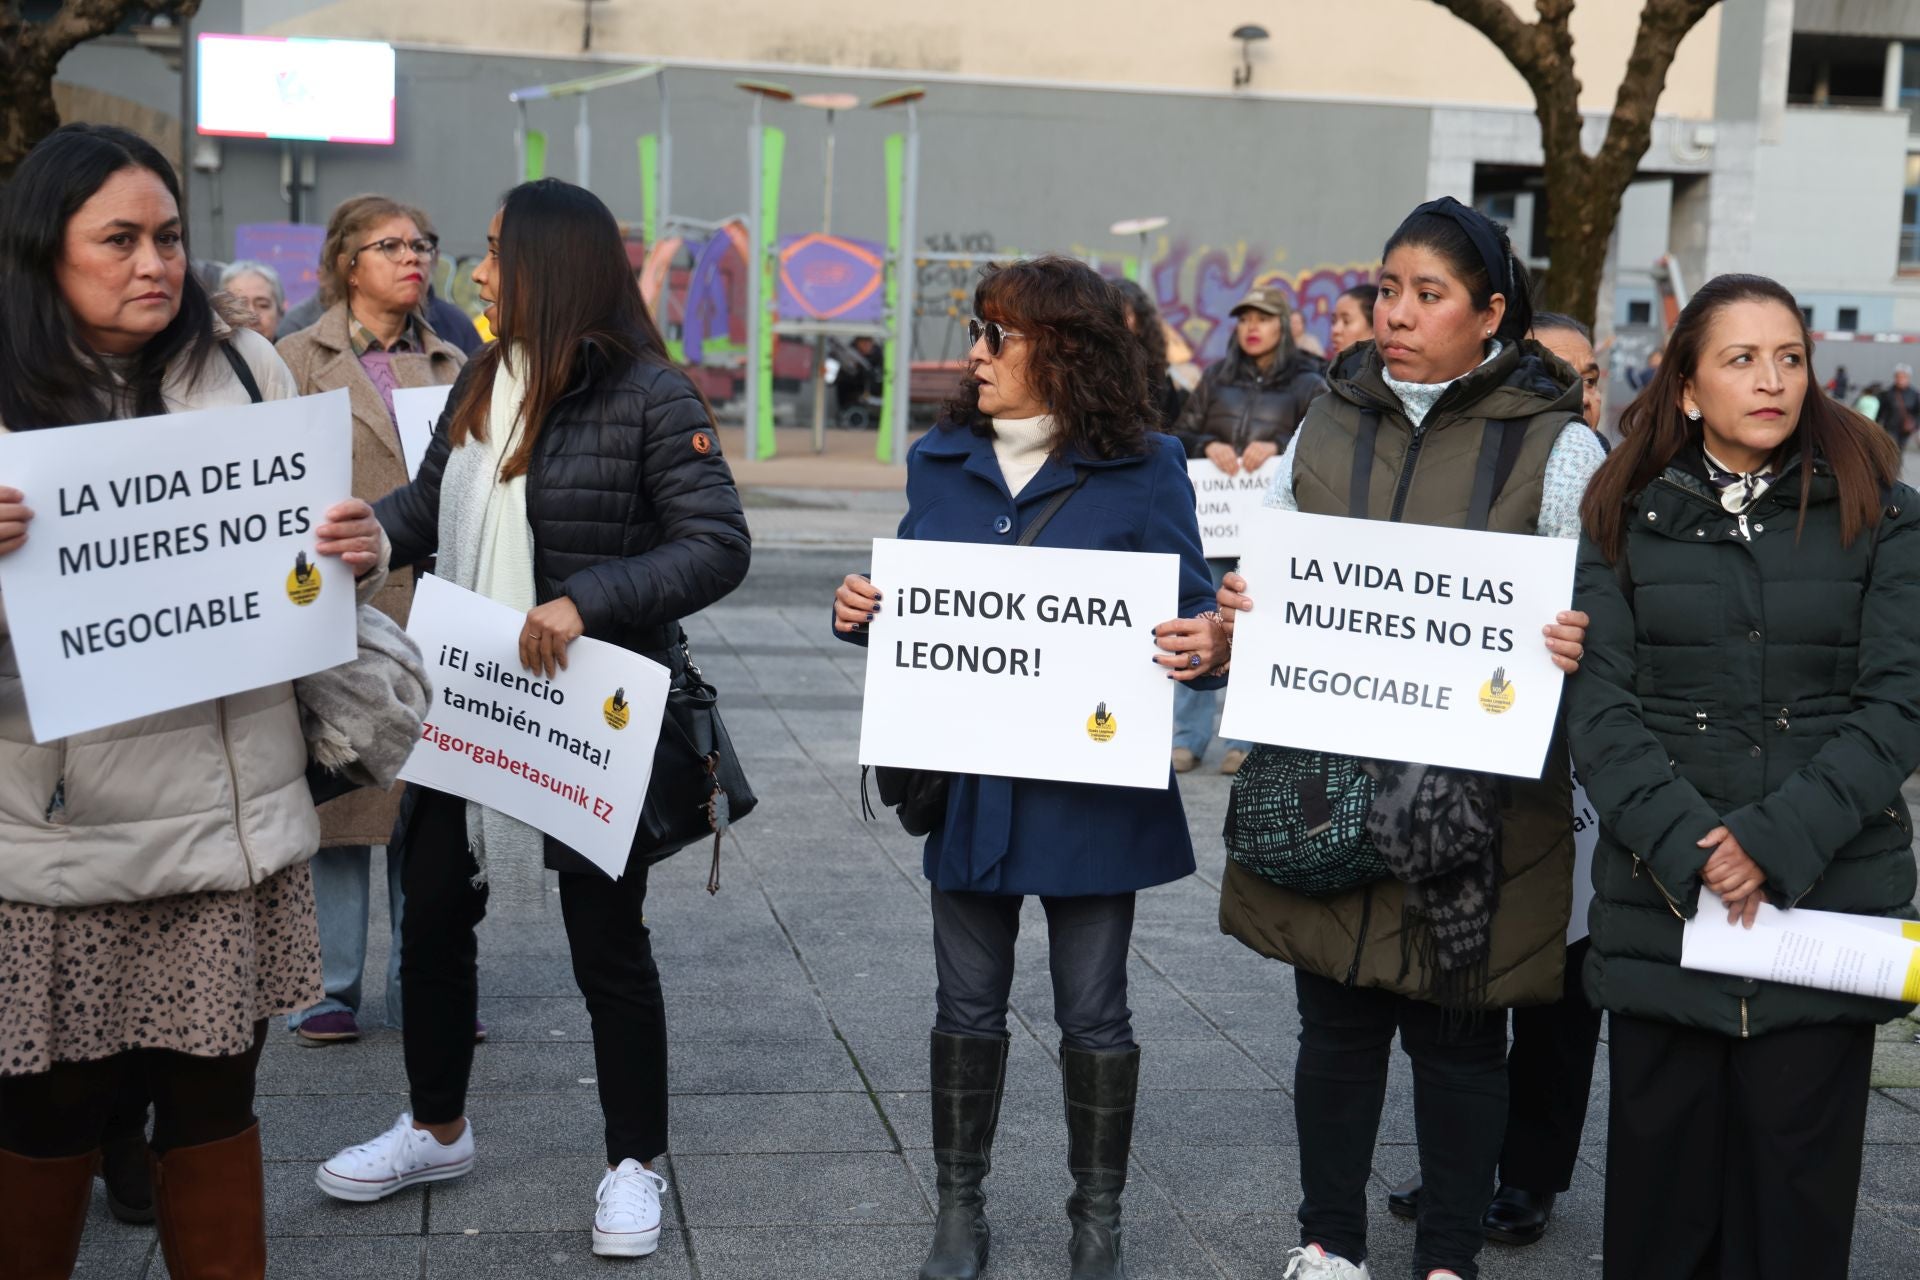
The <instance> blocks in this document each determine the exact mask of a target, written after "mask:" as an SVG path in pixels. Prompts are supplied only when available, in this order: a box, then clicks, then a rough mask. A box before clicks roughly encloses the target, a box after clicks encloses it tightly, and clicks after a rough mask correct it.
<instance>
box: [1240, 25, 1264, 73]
mask: <svg viewBox="0 0 1920 1280" xmlns="http://www.w3.org/2000/svg"><path fill="white" fill-rule="evenodd" d="M1233 38H1234V39H1235V40H1238V41H1239V42H1240V65H1239V66H1237V67H1235V68H1234V69H1233V87H1234V88H1236V89H1244V88H1246V87H1247V86H1248V85H1250V84H1252V83H1253V42H1254V41H1255V40H1265V39H1266V38H1267V29H1266V28H1265V27H1262V26H1259V25H1257V24H1255V23H1251V22H1249V23H1246V24H1245V25H1243V26H1238V27H1235V28H1234V29H1233Z"/></svg>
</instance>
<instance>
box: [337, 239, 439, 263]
mask: <svg viewBox="0 0 1920 1280" xmlns="http://www.w3.org/2000/svg"><path fill="white" fill-rule="evenodd" d="M369 249H378V250H379V251H380V253H381V255H382V256H384V257H385V258H386V260H387V261H388V262H398V261H400V258H401V255H402V254H403V253H404V252H405V251H406V250H408V249H411V250H413V256H414V257H416V258H421V259H426V258H431V257H433V256H434V255H435V254H437V253H439V252H440V243H439V241H437V240H429V239H427V238H426V237H425V236H422V237H421V238H420V239H418V240H403V239H401V238H400V237H399V236H388V237H387V238H386V239H385V240H375V241H374V242H373V243H372V244H363V245H361V246H360V247H359V248H358V249H355V250H354V251H353V256H354V257H355V258H358V257H359V256H360V255H361V254H363V253H365V252H366V251H367V250H369Z"/></svg>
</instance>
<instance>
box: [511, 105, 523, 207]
mask: <svg viewBox="0 0 1920 1280" xmlns="http://www.w3.org/2000/svg"><path fill="white" fill-rule="evenodd" d="M514 105H515V106H517V107H519V108H520V123H518V124H516V125H515V126H514V127H513V182H512V183H510V184H509V185H508V188H507V189H508V190H509V191H511V190H512V189H513V188H514V187H517V186H519V185H520V184H521V183H523V182H525V181H526V180H527V104H526V103H524V102H519V103H515V104H514Z"/></svg>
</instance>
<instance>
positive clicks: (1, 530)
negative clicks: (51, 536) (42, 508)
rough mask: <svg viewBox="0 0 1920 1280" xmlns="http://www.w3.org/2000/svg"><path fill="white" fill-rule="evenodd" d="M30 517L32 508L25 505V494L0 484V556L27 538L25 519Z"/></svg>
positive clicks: (31, 516)
mask: <svg viewBox="0 0 1920 1280" xmlns="http://www.w3.org/2000/svg"><path fill="white" fill-rule="evenodd" d="M31 519H33V508H32V507H29V506H28V505H27V499H26V495H25V494H23V493H21V492H20V491H19V490H18V489H9V488H7V487H6V486H4V485H0V556H3V555H5V554H7V552H9V551H12V550H13V549H14V548H16V547H18V546H19V545H20V544H21V543H23V542H25V541H26V540H27V521H29V520H31Z"/></svg>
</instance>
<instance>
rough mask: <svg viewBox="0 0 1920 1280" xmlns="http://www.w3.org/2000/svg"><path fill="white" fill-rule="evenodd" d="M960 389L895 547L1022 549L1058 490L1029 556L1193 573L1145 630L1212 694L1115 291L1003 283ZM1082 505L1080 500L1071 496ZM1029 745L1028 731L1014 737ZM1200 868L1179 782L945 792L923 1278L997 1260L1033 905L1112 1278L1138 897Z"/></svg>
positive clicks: (910, 484)
mask: <svg viewBox="0 0 1920 1280" xmlns="http://www.w3.org/2000/svg"><path fill="white" fill-rule="evenodd" d="M973 305H974V313H975V319H974V320H973V321H972V322H971V323H970V324H969V325H968V329H967V331H968V336H969V337H970V338H971V339H972V343H973V345H972V347H971V349H970V350H969V352H968V357H967V377H966V379H965V380H964V381H963V382H962V383H961V386H960V391H959V394H958V395H957V396H956V398H955V399H954V400H953V401H952V402H951V403H950V404H949V405H948V413H947V418H946V420H945V421H944V422H943V423H942V424H941V426H940V427H939V428H937V429H936V430H935V431H934V432H933V433H932V434H930V435H928V436H927V437H926V438H924V439H922V440H921V441H920V442H919V443H918V444H917V445H915V447H914V448H913V450H912V452H911V453H909V454H908V457H907V514H906V516H905V517H904V518H903V519H902V520H901V522H900V533H899V536H900V537H902V538H924V539H929V540H935V541H943V542H980V543H986V544H989V545H995V546H1012V545H1015V544H1016V542H1017V541H1018V540H1019V539H1020V536H1021V532H1022V531H1023V530H1024V529H1026V528H1027V526H1028V524H1029V523H1030V522H1031V521H1032V520H1033V519H1034V518H1035V516H1036V515H1037V514H1038V513H1040V512H1041V511H1042V510H1043V509H1045V508H1048V507H1049V506H1050V505H1051V504H1052V503H1053V502H1054V501H1055V500H1056V499H1057V498H1058V497H1059V496H1060V494H1061V493H1062V492H1066V493H1067V495H1068V496H1067V498H1066V500H1065V503H1064V505H1062V506H1060V507H1059V508H1058V510H1057V514H1055V515H1054V516H1052V517H1051V518H1050V519H1049V520H1048V521H1047V523H1046V524H1045V526H1044V529H1043V531H1042V532H1041V534H1040V536H1039V537H1038V538H1037V539H1036V541H1035V545H1038V546H1045V547H1070V548H1075V549H1079V550H1095V551H1157V552H1169V553H1172V554H1174V555H1177V556H1179V557H1180V617H1178V618H1175V619H1172V620H1170V621H1168V622H1163V623H1161V624H1160V625H1159V626H1157V627H1156V628H1155V630H1154V634H1155V638H1156V643H1157V646H1158V647H1157V649H1156V650H1155V651H1154V653H1153V655H1152V656H1153V660H1154V661H1155V662H1158V663H1159V664H1160V665H1162V666H1163V667H1165V668H1166V669H1167V672H1168V675H1169V678H1171V679H1176V680H1182V681H1187V682H1190V683H1197V684H1199V685H1200V686H1201V687H1211V686H1217V685H1218V684H1219V683H1220V681H1219V678H1218V677H1217V676H1215V675H1214V674H1213V672H1214V671H1215V669H1216V668H1217V667H1218V666H1219V665H1221V664H1222V663H1223V662H1224V661H1225V659H1226V655H1227V650H1226V643H1227V642H1226V635H1225V632H1224V630H1223V629H1222V628H1221V626H1220V624H1219V620H1218V615H1215V614H1212V613H1211V612H1210V610H1211V608H1212V605H1213V592H1212V585H1213V582H1212V578H1211V577H1210V576H1209V575H1208V573H1207V565H1206V560H1205V559H1204V558H1203V557H1202V555H1201V553H1200V529H1199V524H1198V522H1197V520H1196V519H1195V516H1194V503H1193V486H1192V485H1191V483H1190V482H1189V481H1188V480H1187V464H1186V455H1185V453H1184V451H1183V450H1182V449H1181V448H1180V446H1179V444H1178V443H1177V442H1176V441H1174V440H1173V439H1172V437H1170V436H1164V435H1159V434H1157V433H1154V432H1151V431H1149V430H1148V429H1147V426H1146V424H1147V423H1149V422H1152V421H1154V420H1155V419H1154V417H1153V411H1152V409H1151V407H1150V406H1149V404H1148V400H1147V380H1146V372H1145V368H1144V362H1143V361H1142V359H1141V356H1140V347H1139V344H1138V343H1137V342H1136V341H1135V340H1134V339H1133V337H1132V336H1131V335H1130V334H1129V332H1128V330H1127V324H1126V316H1125V309H1124V306H1123V304H1122V300H1121V298H1120V295H1119V293H1118V292H1117V291H1116V290H1115V289H1113V288H1112V286H1110V285H1109V284H1108V283H1107V282H1106V281H1104V280H1102V279H1101V278H1100V277H1099V275H1097V274H1096V273H1095V272H1093V271H1092V270H1091V269H1089V268H1088V267H1087V266H1086V265H1085V264H1083V263H1079V262H1075V261H1073V260H1071V259H1067V258H1040V259H1036V260H1033V261H1029V262H1020V263H1014V264H1012V265H1007V266H998V267H991V268H989V269H988V271H987V273H986V275H985V277H984V278H983V279H982V280H981V282H980V285H979V287H978V289H976V290H975V293H974V304H973ZM1076 483H1077V484H1078V487H1077V488H1076V487H1075V485H1076ZM883 599H884V595H883V592H882V588H881V587H880V586H876V585H875V584H873V583H871V582H869V581H868V580H867V579H866V578H865V577H864V576H862V575H859V574H854V575H850V576H849V577H848V578H847V579H846V581H845V582H843V583H842V584H841V585H840V587H839V589H838V590H837V591H836V593H835V597H834V629H835V630H836V631H837V632H839V633H840V634H841V636H842V638H843V639H847V640H850V641H853V642H855V643H865V638H866V637H865V634H864V631H865V627H866V624H867V623H868V622H869V621H871V620H872V618H873V616H874V614H876V613H877V612H878V611H879V610H880V609H882V608H883V607H885V606H884V605H883V603H882V601H883ZM1008 727H1009V729H1010V730H1011V731H1012V732H1019V726H1018V725H1011V726H1008ZM1192 870H1193V845H1192V842H1191V840H1190V839H1189V838H1188V835H1187V820H1186V815H1185V813H1184V811H1183V810H1182V809H1181V806H1180V793H1179V792H1178V791H1177V790H1176V789H1175V788H1174V786H1173V778H1172V771H1171V769H1169V771H1168V779H1167V786H1166V787H1165V788H1164V789H1162V790H1158V791H1154V790H1146V789H1141V788H1135V787H1118V786H1112V787H1110V786H1095V785H1090V784H1083V783H1068V782H1044V781H1034V780H1029V779H1025V778H1018V779H1016V778H1000V777H989V776H976V775H964V774H963V775H956V776H955V777H954V778H953V780H952V784H951V787H950V789H949V792H948V797H947V811H946V819H945V822H944V823H943V824H942V825H941V826H940V827H939V828H937V829H936V830H935V831H934V832H933V833H932V834H931V835H930V836H929V837H928V839H927V848H926V875H927V879H928V880H930V881H932V883H933V894H932V897H933V945H934V958H935V967H936V970H937V972H938V976H939V988H938V991H937V993H936V1004H937V1010H938V1012H937V1016H936V1018H935V1020H934V1030H933V1042H932V1069H933V1145H934V1159H935V1162H936V1164H937V1166H938V1171H939V1179H938V1180H939V1192H940V1205H939V1218H938V1220H937V1221H936V1223H935V1226H934V1240H933V1247H932V1250H931V1251H930V1253H929V1254H928V1257H927V1261H926V1265H925V1266H923V1267H922V1268H921V1270H920V1275H921V1278H922V1280H971V1278H972V1277H974V1276H977V1275H978V1274H979V1273H980V1268H981V1267H982V1266H984V1265H985V1263H986V1257H987V1223H986V1218H985V1216H984V1214H983V1213H982V1205H983V1203H984V1198H983V1196H982V1194H981V1189H980V1184H981V1181H982V1179H983V1178H984V1177H985V1176H986V1172H987V1167H988V1155H989V1151H990V1149H991V1147H992V1143H993V1132H994V1126H995V1124H996V1122H997V1121H998V1119H999V1114H1000V1092H1001V1088H1002V1086H1003V1084H1004V1082H1005V1078H1006V1062H1007V1043H1008V1041H1007V993H1008V991H1009V990H1010V988H1011V986H1012V984H1013V952H1014V938H1015V935H1016V934H1017V932H1018V930H1019V921H1020V904H1021V900H1022V898H1023V897H1024V896H1025V895H1027V894H1038V895H1039V896H1040V900H1041V903H1042V905H1043V906H1044V907H1045V908H1046V913H1047V929H1048V935H1049V941H1050V949H1049V958H1050V963H1051V967H1052V971H1053V991H1054V1018H1055V1020H1056V1021H1057V1022H1058V1023H1059V1024H1060V1070H1061V1075H1062V1077H1063V1080H1064V1084H1065V1090H1066V1102H1067V1129H1068V1135H1069V1139H1070V1159H1069V1163H1070V1165H1071V1168H1072V1172H1073V1179H1074V1186H1075V1189H1074V1192H1073V1195H1072V1197H1071V1198H1070V1199H1069V1200H1068V1201H1067V1216H1068V1218H1069V1220H1070V1221H1071V1222H1072V1224H1073V1242H1072V1245H1071V1256H1072V1263H1073V1271H1072V1274H1073V1276H1074V1278H1075V1280H1115V1278H1118V1277H1123V1276H1124V1275H1125V1271H1124V1269H1123V1268H1122V1265H1121V1259H1120V1192H1121V1189H1122V1188H1123V1187H1124V1186H1125V1185H1126V1177H1127V1174H1126V1170H1127V1153H1128V1150H1129V1148H1130V1146H1131V1144H1132V1137H1133V1104H1134V1093H1135V1088H1136V1085H1137V1082H1138V1079H1139V1070H1140V1047H1139V1045H1137V1044H1136V1043H1135V1042H1134V1039H1133V1025H1132V1013H1131V1011H1130V1010H1129V1009H1128V1007H1127V947H1128V943H1129V941H1130V940H1131V937H1132V933H1133V895H1134V891H1135V890H1138V889H1145V888H1148V887H1150V886H1152V885H1156V884H1165V883H1166V882H1168V881H1170V880H1178V879H1179V878H1180V877H1182V876H1184V875H1187V874H1188V873H1190V872H1191V871H1192Z"/></svg>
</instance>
